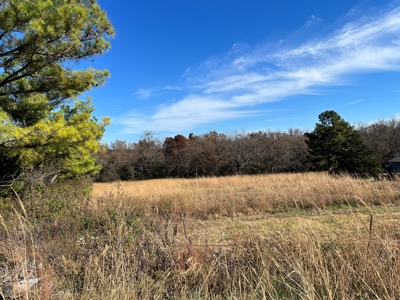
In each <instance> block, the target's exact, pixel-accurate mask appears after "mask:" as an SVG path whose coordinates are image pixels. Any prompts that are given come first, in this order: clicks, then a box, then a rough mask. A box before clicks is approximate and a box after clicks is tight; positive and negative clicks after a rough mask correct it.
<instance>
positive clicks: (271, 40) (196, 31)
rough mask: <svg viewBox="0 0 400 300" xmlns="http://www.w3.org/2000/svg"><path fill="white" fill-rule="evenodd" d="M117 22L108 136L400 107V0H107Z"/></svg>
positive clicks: (108, 64)
mask: <svg viewBox="0 0 400 300" xmlns="http://www.w3.org/2000/svg"><path fill="white" fill-rule="evenodd" d="M99 4H100V5H101V7H102V8H103V9H104V10H106V11H107V14H108V17H109V19H110V20H111V22H112V23H113V25H114V28H115V30H116V37H115V38H114V39H112V40H111V50H110V51H109V52H108V53H106V54H105V55H103V56H101V57H95V58H94V62H93V63H91V62H90V65H91V66H92V67H94V68H97V69H103V68H107V69H108V70H109V71H110V72H111V78H109V79H108V80H107V82H106V84H105V85H104V86H103V87H100V88H96V89H94V90H92V91H90V92H89V93H87V94H85V95H84V96H87V95H88V96H91V97H92V99H93V103H94V106H95V107H96V111H95V115H96V116H97V117H103V116H109V117H111V122H112V124H111V125H110V126H109V127H108V128H107V130H106V133H105V135H104V138H103V140H104V141H105V142H112V141H114V140H116V139H119V140H126V141H128V142H135V141H137V140H138V139H139V138H140V136H141V135H142V133H143V132H144V131H145V130H151V131H153V132H154V134H155V135H156V136H157V137H159V138H160V139H163V138H165V137H167V136H174V135H176V134H183V135H186V136H188V135H189V133H191V132H193V133H194V134H202V133H206V132H208V131H211V130H216V131H218V132H222V133H229V132H231V131H233V130H248V131H253V130H267V129H271V130H284V131H285V130H287V129H289V128H301V129H303V130H312V129H313V128H314V126H315V123H316V122H317V121H318V115H319V114H320V113H321V112H323V111H325V110H328V109H333V110H335V111H336V112H337V113H339V114H340V115H341V116H342V117H343V118H344V119H345V120H346V121H348V122H350V123H351V124H354V123H355V122H358V121H361V122H366V123H367V122H371V121H373V120H376V119H383V118H390V117H393V116H395V115H399V114H400V106H399V97H400V72H399V71H400V1H385V0H379V1H378V0H375V1H372V0H370V1H368V0H367V1H352V0H323V1H321V0H301V1H300V0H279V1H275V0H269V1H268V0H247V1H244V0H229V1H228V0H154V1H153V0H151V1H150V0H134V1H130V0H120V1H118V2H117V1H111V0H99Z"/></svg>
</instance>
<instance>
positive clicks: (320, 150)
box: [305, 110, 379, 175]
mask: <svg viewBox="0 0 400 300" xmlns="http://www.w3.org/2000/svg"><path fill="white" fill-rule="evenodd" d="M318 118H319V123H317V124H316V126H315V129H314V131H312V132H311V133H306V134H305V136H306V137H307V138H308V139H307V141H306V143H307V145H308V153H309V159H310V160H311V162H312V163H313V164H314V166H315V167H316V169H317V170H327V171H329V173H341V172H349V173H356V174H371V175H374V174H376V173H378V172H379V162H378V160H377V159H376V158H374V157H373V156H372V151H371V150H370V149H369V148H368V147H367V146H366V145H365V144H364V143H363V142H362V140H361V137H360V135H359V134H358V132H357V131H356V130H355V129H354V128H353V127H352V126H350V124H349V123H347V122H346V121H344V120H343V119H342V118H341V117H340V116H339V115H338V114H337V113H336V112H335V111H333V110H327V111H325V112H323V113H321V114H320V115H319V117H318Z"/></svg>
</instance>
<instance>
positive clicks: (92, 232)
mask: <svg viewBox="0 0 400 300" xmlns="http://www.w3.org/2000/svg"><path fill="white" fill-rule="evenodd" d="M85 184H87V183H85V182H76V183H73V184H69V185H67V184H63V185H59V186H54V187H53V188H52V190H51V191H49V190H38V189H36V190H32V191H30V192H29V193H27V194H26V195H20V198H21V202H19V201H18V199H16V198H15V199H14V198H12V199H6V200H3V202H2V203H1V205H2V207H1V209H2V210H1V211H0V215H1V218H0V224H1V225H0V234H1V236H0V238H1V241H2V243H0V267H2V266H6V265H7V266H9V267H10V268H13V269H14V270H17V271H18V272H17V271H15V273H18V274H14V275H13V276H15V277H16V278H17V277H18V276H19V277H24V276H23V275H24V274H23V273H27V272H28V271H29V270H30V267H29V264H31V265H32V264H34V265H39V264H40V263H41V265H40V266H41V267H40V268H39V267H37V268H34V272H36V273H40V274H38V276H39V275H40V276H41V277H43V278H45V279H46V280H43V282H42V284H41V285H38V286H37V288H36V289H35V290H34V291H33V292H32V293H31V294H28V293H27V294H26V295H25V297H26V298H34V299H53V298H58V299H207V298H208V299H211V298H212V299H214V298H217V299H231V298H233V299H400V257H399V250H400V248H399V246H400V241H399V237H400V235H399V232H400V231H399V229H400V224H399V218H400V206H399V204H400V181H399V180H397V181H382V182H376V181H372V180H365V179H355V178H350V177H346V176H341V177H333V176H328V175H326V174H325V173H309V174H279V175H262V176H233V177H222V178H199V179H164V180H150V181H136V182H117V183H103V184H98V183H96V184H94V187H93V191H92V192H91V194H90V196H87V195H82V194H80V193H75V192H73V191H74V190H75V188H76V187H77V186H79V185H80V187H79V188H80V189H81V188H82V187H83V186H84V185H85ZM79 188H78V190H79ZM21 273H22V275H21ZM50 282H52V285H50Z"/></svg>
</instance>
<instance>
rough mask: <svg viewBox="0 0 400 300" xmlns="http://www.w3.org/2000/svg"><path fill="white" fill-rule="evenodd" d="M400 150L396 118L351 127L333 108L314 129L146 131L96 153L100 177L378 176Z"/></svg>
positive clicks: (119, 178)
mask: <svg viewBox="0 0 400 300" xmlns="http://www.w3.org/2000/svg"><path fill="white" fill-rule="evenodd" d="M335 134H336V136H335ZM328 140H329V141H328ZM323 147H325V149H322V148H323ZM399 153H400V120H399V119H398V118H392V119H390V120H379V121H376V122H374V123H373V124H358V125H356V126H350V125H349V124H348V123H347V122H345V121H344V120H343V119H342V118H341V117H340V116H339V115H338V114H336V113H335V112H333V111H326V112H324V113H322V114H321V115H320V123H318V124H317V125H316V128H315V129H314V131H313V132H303V131H302V130H300V129H289V130H288V131H286V132H282V131H270V130H266V131H258V132H243V131H242V132H234V133H231V134H224V133H218V132H216V131H210V132H208V133H205V134H201V135H196V136H195V135H193V134H190V135H189V136H188V137H185V136H183V135H180V134H178V135H175V136H174V137H167V138H165V140H164V141H160V140H158V139H156V138H155V137H154V136H153V134H152V133H151V132H145V133H144V134H143V136H142V138H141V139H140V140H139V141H138V142H136V143H127V142H125V141H119V140H117V141H115V142H112V143H111V144H109V145H107V144H103V149H102V151H100V152H99V153H98V154H97V163H98V164H99V165H102V167H103V168H102V170H101V171H100V173H99V175H98V176H97V180H98V181H100V182H106V181H115V180H141V179H153V178H166V177H173V178H175V177H180V178H194V177H200V176H206V177H207V176H225V175H234V174H268V173H279V172H306V171H321V170H327V171H331V172H335V173H340V172H350V173H368V174H372V175H374V174H376V173H379V172H382V171H384V170H385V168H386V165H387V162H388V160H390V159H392V158H393V157H394V156H396V155H398V154H399Z"/></svg>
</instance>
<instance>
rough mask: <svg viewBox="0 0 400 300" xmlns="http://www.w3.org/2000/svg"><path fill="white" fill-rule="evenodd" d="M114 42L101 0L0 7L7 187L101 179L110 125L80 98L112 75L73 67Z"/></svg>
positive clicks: (2, 160)
mask: <svg viewBox="0 0 400 300" xmlns="http://www.w3.org/2000/svg"><path fill="white" fill-rule="evenodd" d="M112 35H113V27H112V25H111V23H110V22H109V21H108V19H107V16H106V13H105V12H104V11H102V10H101V9H100V6H99V5H98V4H97V3H96V1H95V0H35V1H25V0H2V1H0V155H1V157H0V180H1V179H2V178H6V177H7V176H8V177H10V176H17V175H18V174H21V173H22V172H23V170H25V171H32V170H38V169H41V170H43V168H49V169H51V170H50V171H49V172H50V173H58V174H60V175H62V176H64V177H71V176H77V175H79V174H90V173H96V172H98V171H99V166H96V165H95V159H94V158H93V154H94V153H96V152H97V151H98V150H99V140H100V138H101V137H102V135H103V132H104V129H105V126H106V125H107V124H108V123H109V121H108V119H103V120H102V121H98V120H97V119H96V118H94V117H93V116H92V113H93V110H94V108H93V106H92V105H91V100H90V99H86V100H79V96H80V95H81V94H82V93H83V92H85V91H88V90H90V89H91V88H93V87H96V86H98V85H101V84H102V83H104V81H105V79H106V77H108V76H109V73H108V71H107V70H103V71H99V70H94V69H92V68H88V69H86V70H72V69H71V68H70V67H69V66H70V65H71V64H70V62H79V61H81V60H84V59H88V58H90V57H92V56H93V55H98V54H102V53H104V52H105V51H107V49H108V48H109V42H108V40H107V37H111V36H112Z"/></svg>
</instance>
